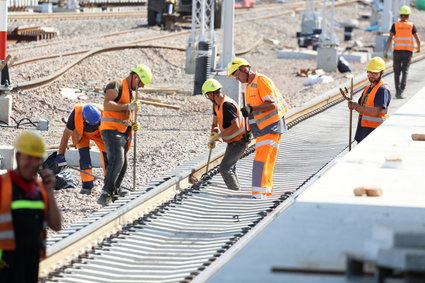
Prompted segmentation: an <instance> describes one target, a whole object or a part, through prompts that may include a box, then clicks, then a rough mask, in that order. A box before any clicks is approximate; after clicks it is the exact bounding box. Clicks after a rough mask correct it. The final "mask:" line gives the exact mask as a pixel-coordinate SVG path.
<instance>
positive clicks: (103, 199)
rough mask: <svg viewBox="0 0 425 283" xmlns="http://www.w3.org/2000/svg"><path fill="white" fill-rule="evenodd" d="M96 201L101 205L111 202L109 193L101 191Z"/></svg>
mask: <svg viewBox="0 0 425 283" xmlns="http://www.w3.org/2000/svg"><path fill="white" fill-rule="evenodd" d="M97 203H98V204H100V205H101V206H106V205H108V204H110V203H112V196H111V195H110V194H109V193H107V192H104V191H102V194H101V195H100V197H99V199H98V200H97Z"/></svg>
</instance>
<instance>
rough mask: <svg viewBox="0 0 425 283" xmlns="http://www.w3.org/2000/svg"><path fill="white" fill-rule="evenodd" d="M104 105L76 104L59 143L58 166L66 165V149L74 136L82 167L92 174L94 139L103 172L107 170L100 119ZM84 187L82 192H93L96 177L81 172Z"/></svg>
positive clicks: (73, 139)
mask: <svg viewBox="0 0 425 283" xmlns="http://www.w3.org/2000/svg"><path fill="white" fill-rule="evenodd" d="M102 112H103V106H102V105H100V104H77V105H75V106H74V110H72V112H71V114H70V115H69V117H68V121H67V123H66V128H65V130H64V131H63V135H62V139H61V143H60V145H59V151H58V155H57V157H56V162H57V163H58V166H66V165H68V163H67V162H66V159H65V151H66V148H67V146H68V140H69V138H70V137H72V142H73V144H74V146H76V147H77V148H78V153H79V155H80V169H81V170H84V171H85V172H87V173H90V174H92V163H91V158H90V141H91V140H92V141H94V142H95V143H96V145H97V147H98V148H99V150H100V152H101V153H100V157H101V159H102V167H103V173H105V172H106V163H107V158H106V148H105V145H104V143H103V140H102V137H101V136H100V130H99V126H100V120H101V119H102ZM80 177H81V181H82V183H83V188H82V189H81V191H80V194H87V195H89V194H91V191H92V189H93V187H94V184H93V180H94V177H93V176H90V175H88V174H84V173H80Z"/></svg>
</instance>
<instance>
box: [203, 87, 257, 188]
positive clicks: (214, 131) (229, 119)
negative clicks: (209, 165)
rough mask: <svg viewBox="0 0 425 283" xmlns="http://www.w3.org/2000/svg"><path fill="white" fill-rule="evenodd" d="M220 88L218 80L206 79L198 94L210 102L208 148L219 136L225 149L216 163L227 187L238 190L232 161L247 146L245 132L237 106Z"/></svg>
mask: <svg viewBox="0 0 425 283" xmlns="http://www.w3.org/2000/svg"><path fill="white" fill-rule="evenodd" d="M222 88H223V86H222V85H221V84H220V82H218V81H217V80H214V79H209V80H207V81H205V82H204V84H203V85H202V94H203V95H205V97H206V98H208V99H209V100H210V101H211V102H212V103H213V105H214V118H213V123H212V126H211V134H210V141H209V142H208V148H210V149H213V148H215V143H216V142H217V140H219V139H220V138H222V139H223V141H224V142H226V143H227V147H226V152H225V153H224V157H223V160H222V161H221V163H220V173H221V176H222V177H223V180H224V183H225V184H226V186H227V188H228V189H230V190H234V191H238V190H239V189H240V185H239V181H238V177H237V175H236V162H238V160H239V159H240V157H241V156H242V154H243V153H244V151H245V149H246V148H247V145H248V143H249V140H248V139H247V138H246V137H247V136H246V135H245V132H246V131H245V119H244V118H243V116H242V113H241V112H240V110H239V105H238V104H237V103H236V102H235V101H234V100H233V99H231V98H230V97H228V96H227V95H225V94H224V93H223V92H222Z"/></svg>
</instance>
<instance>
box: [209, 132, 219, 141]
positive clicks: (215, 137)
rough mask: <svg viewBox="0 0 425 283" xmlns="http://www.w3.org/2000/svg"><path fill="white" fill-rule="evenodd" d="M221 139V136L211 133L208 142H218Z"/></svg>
mask: <svg viewBox="0 0 425 283" xmlns="http://www.w3.org/2000/svg"><path fill="white" fill-rule="evenodd" d="M220 138H221V134H219V133H217V132H211V134H210V142H215V141H218V140H219V139H220Z"/></svg>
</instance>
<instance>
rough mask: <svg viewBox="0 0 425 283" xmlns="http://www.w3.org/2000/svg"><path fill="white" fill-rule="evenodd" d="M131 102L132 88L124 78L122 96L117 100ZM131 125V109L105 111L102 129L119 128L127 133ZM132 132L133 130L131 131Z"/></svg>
mask: <svg viewBox="0 0 425 283" xmlns="http://www.w3.org/2000/svg"><path fill="white" fill-rule="evenodd" d="M130 102H131V96H130V90H129V88H128V84H127V80H126V79H123V80H122V90H121V97H120V99H119V100H118V101H117V103H118V104H128V103H130ZM129 126H131V123H130V111H110V110H105V111H103V116H102V122H101V124H100V130H101V131H103V130H117V131H118V132H120V133H125V132H126V131H127V128H128V127H129ZM130 133H131V132H130Z"/></svg>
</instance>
